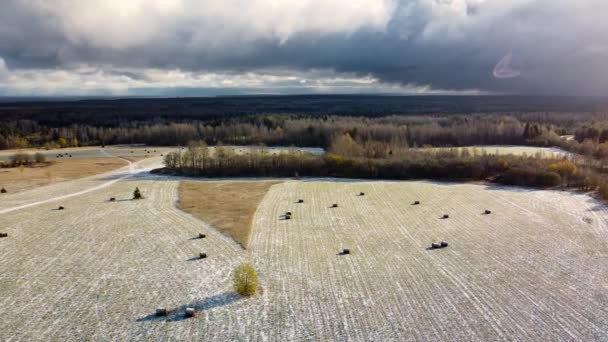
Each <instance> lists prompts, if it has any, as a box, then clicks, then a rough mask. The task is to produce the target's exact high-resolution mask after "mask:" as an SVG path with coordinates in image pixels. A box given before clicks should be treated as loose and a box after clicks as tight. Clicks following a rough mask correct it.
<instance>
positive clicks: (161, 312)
mask: <svg viewBox="0 0 608 342" xmlns="http://www.w3.org/2000/svg"><path fill="white" fill-rule="evenodd" d="M155 315H156V317H163V316H167V315H169V310H167V309H165V308H158V309H156V313H155Z"/></svg>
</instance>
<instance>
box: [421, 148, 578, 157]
mask: <svg viewBox="0 0 608 342" xmlns="http://www.w3.org/2000/svg"><path fill="white" fill-rule="evenodd" d="M463 149H467V150H468V151H469V153H471V154H478V155H481V154H493V155H507V154H512V155H517V156H523V155H527V156H532V157H540V158H560V157H566V156H568V155H569V154H570V152H567V151H564V150H562V149H559V148H554V147H535V146H466V147H433V148H430V149H421V150H425V151H431V152H436V151H449V150H456V151H462V150H463Z"/></svg>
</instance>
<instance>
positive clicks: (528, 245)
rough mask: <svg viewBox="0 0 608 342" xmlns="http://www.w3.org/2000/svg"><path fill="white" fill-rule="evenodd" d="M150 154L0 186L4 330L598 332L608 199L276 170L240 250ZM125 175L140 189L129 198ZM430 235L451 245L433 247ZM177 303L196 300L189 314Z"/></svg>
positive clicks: (417, 336) (35, 335)
mask: <svg viewBox="0 0 608 342" xmlns="http://www.w3.org/2000/svg"><path fill="white" fill-rule="evenodd" d="M158 166H160V158H152V159H146V160H143V161H141V162H138V163H136V164H134V165H132V166H131V168H130V169H128V168H123V169H120V170H117V171H113V172H110V173H107V174H103V175H98V176H94V177H88V178H85V179H79V180H73V181H67V182H64V183H60V184H53V185H50V186H47V187H43V188H39V189H34V190H31V191H26V192H23V193H20V194H9V195H7V197H6V199H5V200H4V201H3V202H2V203H0V213H2V214H0V227H2V228H1V229H2V230H4V231H5V232H7V233H9V237H8V238H2V239H0V308H2V320H0V340H7V341H26V340H27V341H34V340H51V341H52V340H61V341H64V340H70V341H71V340H94V341H108V340H117V341H124V340H129V341H132V340H142V341H144V340H145V341H147V340H205V341H225V340H252V341H259V340H307V341H318V340H341V341H342V340H376V341H390V340H399V341H402V340H420V341H428V340H434V341H444V340H475V341H495V340H505V341H507V340H530V341H556V340H586V341H588V340H607V339H608V305H607V304H608V262H607V261H608V240H607V239H608V228H607V226H606V223H607V219H608V210H607V208H606V207H605V206H604V205H602V204H600V203H599V202H597V201H595V200H593V199H592V198H590V197H588V196H585V195H577V194H571V193H567V192H555V191H529V190H522V189H511V188H501V187H486V186H481V185H472V184H456V185H454V184H439V183H431V182H359V181H343V180H341V181H333V180H332V181H324V180H304V181H287V182H285V183H281V184H276V185H273V186H272V187H271V188H270V190H269V192H268V193H267V194H266V196H265V197H264V200H263V201H262V203H261V204H260V206H259V208H258V210H257V211H256V213H255V215H254V223H253V227H254V228H253V229H254V230H253V236H252V239H251V242H250V244H249V248H248V251H244V250H242V249H241V248H240V246H239V245H238V244H237V243H235V242H234V241H233V240H232V239H230V238H228V237H227V236H225V235H223V234H221V233H220V232H218V231H216V230H215V229H212V228H211V227H209V226H208V225H206V224H204V223H202V222H201V221H199V220H198V219H196V218H194V217H193V216H191V215H189V214H187V213H184V212H182V211H181V210H179V209H178V208H177V207H176V201H177V198H178V185H179V182H180V180H181V179H179V178H172V177H165V176H154V175H150V174H149V173H147V172H145V171H146V170H148V169H150V168H152V167H158ZM135 186H138V187H139V188H140V189H142V191H143V194H144V196H145V197H146V198H145V199H144V200H141V201H132V200H130V198H131V196H132V191H133V189H134V188H135ZM87 189H88V190H87ZM361 191H362V192H365V196H357V194H358V193H359V192H361ZM70 194H71V195H70ZM74 194H77V195H74ZM70 196H71V197H70ZM112 196H115V197H116V198H117V201H116V202H108V198H110V197H112ZM300 198H301V199H304V200H305V202H304V203H301V204H298V203H295V202H297V200H298V199H300ZM55 199H57V200H55ZM45 200H46V202H45ZM415 200H419V201H421V204H420V205H418V206H413V205H411V203H412V202H413V201H415ZM33 201H39V202H38V203H39V204H38V205H36V206H31V207H23V208H22V209H20V210H16V209H15V208H18V207H19V206H25V205H27V204H28V203H31V202H33ZM40 201H42V202H40ZM333 203H337V204H339V206H338V208H329V207H330V206H331V205H332V204H333ZM58 205H64V206H65V207H66V210H64V211H57V210H53V209H54V208H57V206H58ZM485 209H490V210H492V214H491V215H482V213H483V211H484V210H485ZM286 211H291V212H292V213H293V218H292V219H291V220H282V219H281V218H280V215H282V214H284V213H285V212H286ZM443 214H449V215H450V218H449V219H446V220H442V219H440V216H441V215H443ZM201 232H202V233H206V234H207V238H206V239H196V238H194V237H195V236H196V235H197V234H198V233H201ZM440 239H443V240H446V241H448V242H449V243H450V247H448V248H446V249H441V250H427V249H426V247H428V246H429V245H430V243H431V242H432V241H435V240H440ZM343 248H349V249H350V250H351V254H350V255H343V256H340V255H337V254H338V252H340V251H341V250H342V249H343ZM199 252H206V253H207V254H208V255H209V258H208V259H205V260H199V259H197V258H196V256H197V255H198V253H199ZM249 260H251V261H253V263H254V264H255V266H256V268H257V269H258V271H259V275H260V282H261V284H262V286H263V293H262V294H260V295H258V296H257V297H253V298H249V299H242V298H240V297H238V296H236V295H234V294H233V293H232V289H231V271H232V269H233V268H234V266H235V265H237V264H238V263H240V262H243V261H249ZM156 307H167V308H169V309H174V311H173V313H171V314H170V315H169V317H165V318H155V317H153V316H152V315H153V313H154V309H155V308H156ZM185 307H194V308H196V309H197V310H198V312H199V314H198V315H197V317H196V318H193V319H184V318H183V311H184V308H185Z"/></svg>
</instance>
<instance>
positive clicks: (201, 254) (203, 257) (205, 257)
mask: <svg viewBox="0 0 608 342" xmlns="http://www.w3.org/2000/svg"><path fill="white" fill-rule="evenodd" d="M198 256H199V258H201V259H207V253H200V254H199V255H198Z"/></svg>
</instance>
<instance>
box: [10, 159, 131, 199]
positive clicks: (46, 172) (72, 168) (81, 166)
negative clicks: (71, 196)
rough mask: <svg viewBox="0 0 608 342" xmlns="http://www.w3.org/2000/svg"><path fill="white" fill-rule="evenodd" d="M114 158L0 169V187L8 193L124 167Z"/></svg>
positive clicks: (68, 160) (67, 160)
mask: <svg viewBox="0 0 608 342" xmlns="http://www.w3.org/2000/svg"><path fill="white" fill-rule="evenodd" d="M126 165H127V162H126V161H124V160H121V159H119V158H115V157H97V158H73V159H62V160H57V161H52V162H51V163H50V164H49V165H48V166H45V165H39V166H32V167H23V168H18V167H17V168H0V187H4V188H6V189H7V190H8V191H9V192H10V193H14V192H20V191H25V190H29V189H33V188H37V187H40V186H44V185H48V184H52V183H57V182H63V181H66V180H72V179H77V178H83V177H88V176H91V175H95V174H99V173H103V172H107V171H111V170H114V169H118V168H121V167H123V166H126Z"/></svg>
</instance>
